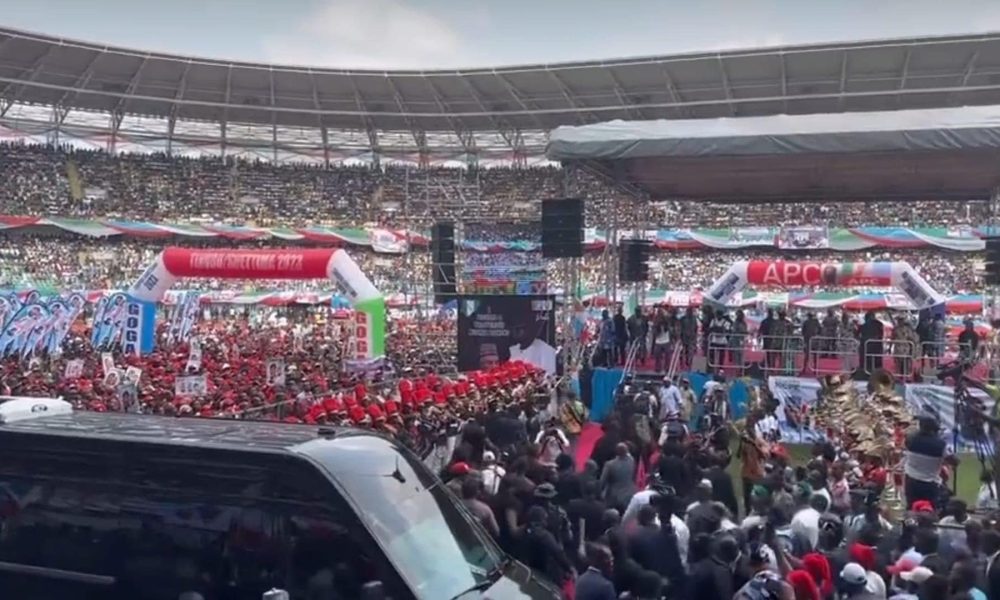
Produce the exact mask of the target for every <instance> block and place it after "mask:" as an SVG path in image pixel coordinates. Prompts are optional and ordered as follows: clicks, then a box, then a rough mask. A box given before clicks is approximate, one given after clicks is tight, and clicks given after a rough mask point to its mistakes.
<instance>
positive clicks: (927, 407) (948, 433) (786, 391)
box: [767, 376, 995, 450]
mask: <svg viewBox="0 0 1000 600" xmlns="http://www.w3.org/2000/svg"><path fill="white" fill-rule="evenodd" d="M852 385H853V386H854V389H855V392H856V393H857V397H858V399H859V401H861V400H863V399H864V398H865V397H866V396H867V395H868V382H866V381H854V382H852ZM767 387H768V389H769V390H770V391H771V394H772V396H774V399H775V400H777V401H778V408H777V410H776V411H775V417H776V418H777V419H778V423H779V425H780V428H781V434H782V439H784V440H786V441H794V442H798V441H803V442H812V441H816V440H821V439H824V438H825V437H826V432H825V431H824V430H823V429H822V428H821V427H818V426H815V424H814V423H813V422H812V419H811V417H809V416H808V415H810V414H811V413H812V409H813V407H814V406H815V404H816V401H817V399H818V398H819V393H820V389H821V387H822V386H821V385H820V382H819V380H818V379H814V378H809V377H783V376H773V377H768V378H767ZM896 390H897V393H899V394H900V395H901V396H902V397H903V401H904V402H905V404H906V408H907V410H908V411H909V413H910V414H911V415H914V416H917V415H922V414H934V415H936V416H937V418H938V422H939V423H940V425H941V427H940V432H941V438H942V439H943V440H945V441H946V442H947V443H948V445H949V447H952V446H953V440H952V427H953V425H954V422H955V419H954V416H955V391H954V388H953V387H951V386H946V385H935V384H925V383H909V384H906V385H899V386H897V387H896ZM969 391H970V392H971V393H972V395H973V396H974V397H975V398H976V399H978V400H981V401H982V402H983V405H984V407H985V409H986V413H987V414H993V409H994V404H995V402H994V401H993V400H992V399H991V398H989V396H988V395H987V394H986V393H985V392H983V391H982V390H978V389H970V390H969ZM988 437H989V436H983V439H988ZM959 446H960V448H959V449H960V450H965V449H969V448H971V447H972V446H973V444H972V440H971V439H970V438H969V437H967V436H965V435H960V436H959Z"/></svg>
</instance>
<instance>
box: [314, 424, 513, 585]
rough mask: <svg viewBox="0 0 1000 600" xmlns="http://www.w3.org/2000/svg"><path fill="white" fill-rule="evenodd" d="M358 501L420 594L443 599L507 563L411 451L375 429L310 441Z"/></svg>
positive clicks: (361, 512)
mask: <svg viewBox="0 0 1000 600" xmlns="http://www.w3.org/2000/svg"><path fill="white" fill-rule="evenodd" d="M306 447H308V450H307V452H308V454H309V455H311V456H313V457H314V458H316V459H317V460H319V461H320V462H321V464H322V465H323V466H324V468H325V469H326V470H327V472H328V473H329V474H330V476H331V477H332V478H333V479H335V480H336V481H338V482H339V483H340V485H341V486H342V488H343V492H344V494H345V495H346V496H348V498H349V500H350V501H351V502H352V503H353V504H354V506H355V508H356V509H357V511H358V517H359V518H360V519H361V521H362V522H363V523H364V524H365V525H366V526H367V527H368V529H369V531H371V533H372V535H373V536H374V537H375V539H376V540H377V541H378V543H379V545H380V546H381V547H382V550H383V551H384V552H385V553H386V555H387V556H388V557H389V560H391V561H392V563H393V566H395V568H396V570H397V571H398V572H399V574H400V575H401V576H402V577H403V579H404V580H405V581H406V583H407V585H408V586H409V587H410V589H411V590H412V591H413V593H414V595H416V597H417V598H421V599H423V598H426V599H428V600H441V599H442V598H451V597H452V596H454V595H456V594H459V593H461V592H462V591H463V590H467V589H469V588H470V587H472V586H474V585H477V584H480V583H483V582H484V581H485V580H486V579H487V577H488V576H489V575H490V573H491V572H493V571H494V570H495V569H498V568H499V567H500V564H501V560H502V554H501V552H500V550H499V548H498V547H497V546H496V545H495V544H494V543H493V540H492V539H490V537H489V535H488V534H486V533H485V532H484V531H483V530H482V529H481V528H480V527H479V526H477V525H474V524H473V522H472V521H471V520H470V518H469V517H468V516H467V515H466V513H465V512H464V511H463V510H461V509H460V508H459V507H458V506H456V504H455V502H454V501H453V500H452V496H450V495H449V494H448V492H447V491H446V490H445V488H444V486H442V485H441V484H440V482H439V481H438V480H437V479H436V478H434V477H433V476H431V475H430V473H429V472H428V470H427V469H426V467H424V465H423V464H421V463H420V462H419V460H417V458H416V457H415V456H414V455H413V454H412V453H410V452H400V451H399V449H398V448H397V447H396V446H395V445H394V444H393V443H392V442H390V441H388V440H385V439H382V438H379V437H375V436H345V437H341V438H337V439H334V440H316V441H315V442H309V443H308V444H306Z"/></svg>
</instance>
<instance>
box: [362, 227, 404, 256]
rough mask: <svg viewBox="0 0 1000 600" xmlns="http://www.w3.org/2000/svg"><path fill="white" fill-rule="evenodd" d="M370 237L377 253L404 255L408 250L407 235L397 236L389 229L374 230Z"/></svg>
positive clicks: (369, 234) (373, 248)
mask: <svg viewBox="0 0 1000 600" xmlns="http://www.w3.org/2000/svg"><path fill="white" fill-rule="evenodd" d="M368 236H369V241H370V242H371V245H372V250H374V251H375V252H382V253H385V254H403V253H404V252H406V251H407V249H408V245H407V243H406V235H405V234H397V233H396V232H395V231H391V230H389V229H372V230H371V231H370V232H369V233H368Z"/></svg>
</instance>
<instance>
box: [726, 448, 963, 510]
mask: <svg viewBox="0 0 1000 600" xmlns="http://www.w3.org/2000/svg"><path fill="white" fill-rule="evenodd" d="M785 447H786V448H787V449H788V453H789V455H790V456H791V458H792V464H793V465H803V464H805V463H807V462H808V461H809V449H810V446H808V445H792V444H788V445H786V446H785ZM959 458H960V460H961V462H960V463H959V465H958V497H959V498H961V499H963V500H965V501H966V502H968V503H969V505H970V506H972V505H973V504H974V503H975V501H976V494H978V493H979V473H980V469H981V467H980V466H979V460H978V459H977V458H976V455H975V454H962V455H960V456H959ZM729 474H730V476H732V478H733V484H734V486H735V487H736V497H737V498H743V480H742V479H740V462H739V461H738V460H735V459H734V460H733V462H732V463H730V465H729Z"/></svg>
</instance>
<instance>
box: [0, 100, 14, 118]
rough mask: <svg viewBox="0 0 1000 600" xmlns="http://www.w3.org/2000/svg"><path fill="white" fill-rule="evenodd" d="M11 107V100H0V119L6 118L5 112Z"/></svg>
mask: <svg viewBox="0 0 1000 600" xmlns="http://www.w3.org/2000/svg"><path fill="white" fill-rule="evenodd" d="M11 106H14V101H13V100H5V99H3V98H0V117H6V116H7V111H9V110H10V107H11Z"/></svg>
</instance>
